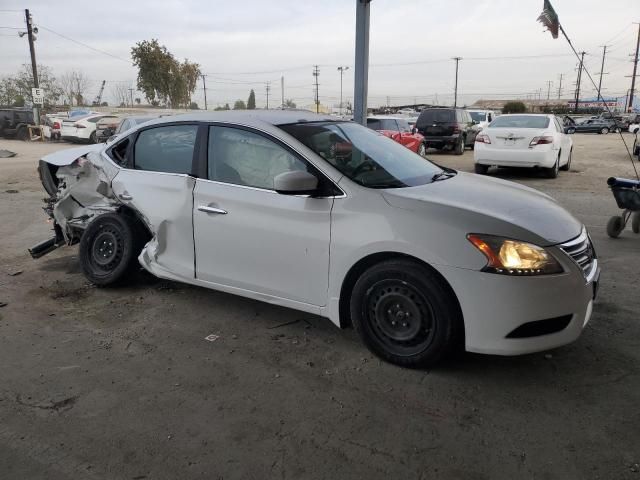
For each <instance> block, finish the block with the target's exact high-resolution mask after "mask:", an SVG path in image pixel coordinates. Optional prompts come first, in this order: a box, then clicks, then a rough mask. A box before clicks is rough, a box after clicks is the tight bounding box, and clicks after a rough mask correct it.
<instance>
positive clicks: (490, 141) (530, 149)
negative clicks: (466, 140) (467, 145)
mask: <svg viewBox="0 0 640 480" xmlns="http://www.w3.org/2000/svg"><path fill="white" fill-rule="evenodd" d="M572 154H573V140H572V139H571V136H570V135H566V134H565V133H564V128H563V127H562V122H561V121H560V120H558V118H557V117H556V116H555V115H536V114H510V115H500V116H499V117H497V118H496V119H495V120H494V121H493V122H491V123H490V124H489V126H488V127H486V128H484V129H483V130H482V132H480V134H479V135H478V136H477V137H476V141H475V148H474V151H473V159H474V161H475V170H476V173H480V174H486V173H487V172H488V170H489V168H490V167H492V166H496V167H526V168H538V169H541V170H542V171H543V172H544V173H545V175H546V176H547V177H549V178H555V177H557V176H558V171H559V170H569V169H570V168H571V157H572Z"/></svg>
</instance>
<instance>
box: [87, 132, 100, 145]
mask: <svg viewBox="0 0 640 480" xmlns="http://www.w3.org/2000/svg"><path fill="white" fill-rule="evenodd" d="M89 143H98V138H97V137H96V132H91V135H89Z"/></svg>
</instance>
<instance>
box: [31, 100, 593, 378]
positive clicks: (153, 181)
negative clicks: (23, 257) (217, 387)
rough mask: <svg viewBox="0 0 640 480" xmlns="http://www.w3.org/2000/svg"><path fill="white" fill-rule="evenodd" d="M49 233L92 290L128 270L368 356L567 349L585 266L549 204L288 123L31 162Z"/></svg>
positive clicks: (586, 253) (411, 359) (206, 120)
mask: <svg viewBox="0 0 640 480" xmlns="http://www.w3.org/2000/svg"><path fill="white" fill-rule="evenodd" d="M39 173H40V176H41V179H42V183H43V185H44V187H45V189H46V190H47V192H48V194H49V197H50V198H49V199H48V200H47V201H46V207H45V210H46V211H47V213H48V214H49V215H50V217H51V218H52V219H53V224H54V232H55V236H54V237H53V238H51V239H50V240H47V241H45V242H42V243H40V244H38V245H36V246H34V247H33V248H32V249H31V250H30V251H31V254H32V256H34V257H35V258H37V257H40V256H42V255H44V254H46V253H47V252H49V251H51V250H52V249H54V248H57V247H58V246H61V245H65V244H66V245H72V244H75V243H79V259H80V264H81V267H82V270H83V272H84V274H85V275H86V277H87V278H88V279H89V280H90V281H92V282H93V283H95V284H96V285H99V286H106V285H111V284H115V283H118V282H123V281H126V280H131V279H132V278H133V277H132V276H131V274H132V272H133V271H134V270H135V269H137V268H140V266H142V268H144V269H146V270H148V271H149V272H151V273H152V274H154V275H156V276H158V277H161V278H166V279H171V280H176V281H181V282H186V283H190V284H193V285H199V286H202V287H206V288H211V289H215V290H221V291H225V292H229V293H233V294H238V295H242V296H245V297H249V298H253V299H257V300H262V301H265V302H269V303H273V304H278V305H283V306H286V307H290V308H294V309H298V310H302V311H305V312H310V313H314V314H318V315H322V316H325V317H328V318H329V319H330V320H331V321H332V322H333V323H335V324H336V325H338V326H341V327H345V326H348V325H352V326H353V327H354V328H355V329H356V331H357V332H358V334H359V335H360V337H361V338H362V340H363V342H364V343H365V344H366V345H367V347H368V348H369V349H371V351H373V352H374V353H375V354H376V355H378V356H380V357H381V358H383V359H385V360H387V361H390V362H393V363H396V364H398V365H402V366H409V367H419V366H429V365H433V364H434V363H435V362H437V361H438V360H440V359H441V358H442V357H443V356H444V355H445V354H446V353H447V352H449V351H451V350H452V349H454V348H456V346H458V345H460V346H464V347H465V348H466V349H467V350H469V351H473V352H482V353H491V354H500V355H516V354H522V353H528V352H535V351H540V350H544V349H549V348H553V347H558V346H560V345H564V344H567V343H569V342H572V341H574V340H575V339H576V338H578V336H579V335H580V333H581V332H582V330H583V328H584V326H585V325H586V324H587V322H588V321H589V319H590V317H591V312H592V305H593V301H594V298H595V294H596V291H597V284H598V278H599V274H600V268H599V266H598V260H597V258H596V254H595V252H594V249H593V247H592V244H591V240H590V238H589V235H588V233H587V230H586V228H585V226H584V225H583V224H582V223H581V222H579V221H578V220H576V219H575V218H574V217H573V216H572V215H571V214H569V213H568V212H567V211H566V210H564V209H563V208H562V207H561V206H560V205H558V204H557V203H556V202H555V201H554V200H553V199H552V198H550V197H549V196H547V195H545V194H542V193H540V192H537V191H535V190H533V189H531V188H527V187H524V186H521V185H518V184H515V183H510V182H505V181H501V180H497V179H491V178H485V177H480V176H478V175H474V174H468V173H462V172H456V171H455V170H451V169H448V168H443V167H439V166H437V165H435V164H433V163H431V162H430V161H428V160H426V159H424V158H423V157H421V156H419V155H417V154H415V153H413V152H411V151H410V150H408V149H406V148H405V147H403V146H402V145H399V144H397V143H396V142H394V141H393V140H390V139H388V138H386V137H384V136H383V135H379V134H378V133H376V132H374V131H372V130H369V129H367V128H365V127H363V126H360V125H358V124H355V123H353V122H348V121H342V120H336V119H335V118H334V117H329V116H321V115H315V114H312V113H308V112H297V111H259V110H254V111H238V112H221V113H204V114H190V115H182V116H175V117H170V118H163V119H158V120H154V121H151V122H148V123H145V124H144V125H140V126H138V127H136V128H135V129H134V130H129V131H127V132H125V133H123V134H120V135H119V136H118V137H116V138H115V140H113V141H112V142H109V143H107V144H100V145H93V146H87V147H82V148H79V149H78V148H75V149H70V150H65V151H60V152H56V153H53V154H51V155H48V156H45V157H44V158H43V159H42V160H41V161H40V165H39Z"/></svg>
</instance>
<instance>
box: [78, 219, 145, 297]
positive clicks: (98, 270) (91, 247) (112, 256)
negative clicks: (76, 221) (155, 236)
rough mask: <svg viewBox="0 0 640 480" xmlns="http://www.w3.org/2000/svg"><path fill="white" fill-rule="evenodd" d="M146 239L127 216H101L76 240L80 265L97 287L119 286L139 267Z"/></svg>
mask: <svg viewBox="0 0 640 480" xmlns="http://www.w3.org/2000/svg"><path fill="white" fill-rule="evenodd" d="M145 240H146V238H145V235H144V233H143V229H142V226H141V225H140V223H139V222H138V221H137V220H136V219H134V218H132V217H129V216H126V215H123V214H117V213H104V214H102V215H100V216H98V217H96V218H95V220H93V221H92V222H91V223H90V224H89V226H88V227H87V229H86V230H85V231H84V233H83V235H82V238H81V240H80V251H79V254H80V266H81V268H82V272H83V273H84V275H85V277H87V279H88V280H89V281H91V282H92V283H94V284H95V285H97V286H100V287H102V286H107V285H115V284H117V283H122V282H123V281H125V280H126V279H127V277H128V276H129V275H130V274H131V273H133V271H134V270H135V269H136V268H137V267H139V264H138V260H137V257H138V254H139V253H140V251H141V250H142V247H143V245H144V243H143V242H144V241H145Z"/></svg>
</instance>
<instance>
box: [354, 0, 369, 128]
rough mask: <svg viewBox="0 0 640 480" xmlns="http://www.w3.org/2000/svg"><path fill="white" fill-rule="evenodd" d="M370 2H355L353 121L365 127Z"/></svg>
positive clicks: (367, 0)
mask: <svg viewBox="0 0 640 480" xmlns="http://www.w3.org/2000/svg"><path fill="white" fill-rule="evenodd" d="M370 10H371V0H356V59H355V64H354V69H355V71H354V75H353V76H354V89H353V107H354V112H353V120H354V121H355V122H357V123H359V124H361V125H364V126H366V125H367V95H368V90H369V14H370Z"/></svg>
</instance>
